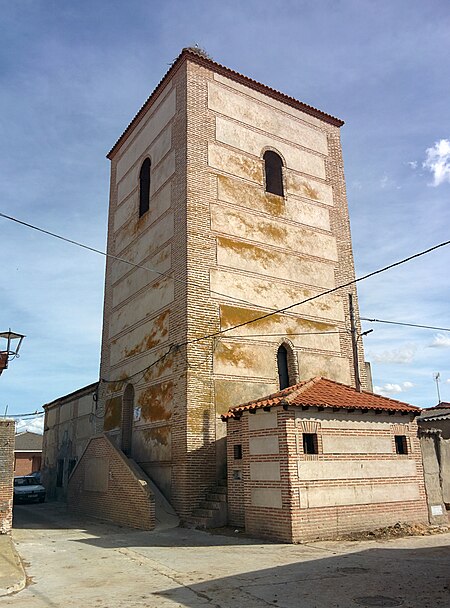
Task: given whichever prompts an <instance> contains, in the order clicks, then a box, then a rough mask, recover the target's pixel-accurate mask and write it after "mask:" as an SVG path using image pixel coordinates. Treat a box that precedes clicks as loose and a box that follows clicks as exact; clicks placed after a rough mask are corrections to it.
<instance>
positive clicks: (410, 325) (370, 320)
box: [360, 317, 450, 331]
mask: <svg viewBox="0 0 450 608" xmlns="http://www.w3.org/2000/svg"><path fill="white" fill-rule="evenodd" d="M360 319H361V321H369V323H389V324H390V325H404V326H405V327H419V328H420V329H434V330H435V331H450V327H434V326H433V325H419V324H418V323H402V322H400V321H386V320H384V319H369V318H367V317H360Z"/></svg>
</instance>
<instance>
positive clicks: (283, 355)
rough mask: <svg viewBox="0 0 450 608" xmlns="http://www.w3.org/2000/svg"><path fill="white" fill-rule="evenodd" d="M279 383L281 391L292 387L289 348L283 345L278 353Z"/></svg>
mask: <svg viewBox="0 0 450 608" xmlns="http://www.w3.org/2000/svg"><path fill="white" fill-rule="evenodd" d="M277 366H278V381H279V384H280V390H283V389H284V388H287V387H288V386H290V383H289V367H288V352H287V348H286V347H285V346H284V345H283V344H282V345H281V346H280V347H279V349H278V352H277Z"/></svg>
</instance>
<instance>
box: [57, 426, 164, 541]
mask: <svg viewBox="0 0 450 608" xmlns="http://www.w3.org/2000/svg"><path fill="white" fill-rule="evenodd" d="M67 501H68V505H69V508H70V509H71V510H73V511H75V512H79V513H83V514H85V515H89V516H91V517H96V518H99V519H103V520H107V521H111V522H113V523H116V524H118V525H121V526H128V527H130V528H138V529H140V530H153V528H154V527H155V501H154V497H153V494H152V492H151V490H150V488H149V486H148V485H147V483H146V481H145V476H142V477H139V476H137V474H136V467H135V466H133V467H130V466H129V465H128V462H127V458H126V456H124V454H123V453H122V452H121V451H120V450H118V449H117V448H116V447H115V446H114V444H113V443H112V442H111V441H110V440H109V439H108V437H106V435H100V436H96V437H93V438H92V439H91V440H90V441H89V443H88V445H87V447H86V450H85V452H84V454H83V456H82V458H81V459H80V460H79V462H78V463H77V465H76V467H75V469H74V471H73V473H72V475H71V477H70V479H69V485H68V494H67Z"/></svg>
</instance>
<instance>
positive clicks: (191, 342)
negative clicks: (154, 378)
mask: <svg viewBox="0 0 450 608" xmlns="http://www.w3.org/2000/svg"><path fill="white" fill-rule="evenodd" d="M449 244H450V241H444V242H442V243H439V244H437V245H434V246H433V247H429V248H428V249H424V250H423V251H419V252H418V253H414V254H413V255H410V256H408V257H406V258H403V259H401V260H398V261H397V262H393V263H392V264H388V265H387V266H383V267H382V268H379V269H378V270H373V271H372V272H369V273H367V274H365V275H363V276H362V277H359V278H356V279H352V280H351V281H348V282H347V283H344V284H342V285H338V286H337V287H333V288H332V289H327V290H326V291H323V292H322V293H319V294H317V295H315V296H311V297H310V298H306V299H305V300H301V301H299V302H294V303H293V304H290V305H289V306H285V307H283V308H280V309H278V310H274V311H272V312H269V313H266V314H264V315H261V316H259V317H256V318H255V319H250V320H249V321H243V322H242V323H238V324H237V325H233V326H231V327H227V328H226V329H222V330H220V331H217V332H214V333H211V334H207V335H205V336H201V337H199V338H194V339H193V340H187V341H185V342H182V343H181V344H177V345H172V346H171V347H170V348H169V350H168V351H167V352H166V353H165V355H163V356H162V357H161V358H160V359H158V360H157V361H155V362H154V363H152V364H151V366H149V367H148V368H145V369H143V370H141V371H140V372H136V373H135V374H133V375H132V376H130V378H132V377H133V376H135V375H137V374H139V373H144V372H145V371H147V369H149V368H150V367H152V366H153V365H156V363H158V362H159V361H160V360H161V359H163V358H165V357H166V356H167V355H168V354H169V352H170V350H171V349H172V348H177V349H178V348H181V347H182V346H188V345H189V344H195V343H197V342H201V341H203V340H207V339H209V338H215V337H217V336H221V335H223V334H225V333H227V332H229V331H232V330H233V329H238V328H239V327H244V326H245V325H250V324H251V323H255V322H257V321H261V320H263V319H267V318H268V317H271V316H273V315H275V314H280V313H283V312H285V311H286V310H290V309H291V308H294V307H295V306H300V305H301V304H305V303H306V302H311V301H312V300H316V299H317V298H320V297H322V296H325V295H328V294H330V293H334V292H336V291H338V290H339V289H344V288H345V287H349V286H350V285H354V284H356V283H359V282H360V281H364V280H366V279H369V278H371V277H373V276H376V275H378V274H381V273H382V272H386V271H387V270H391V269H392V268H395V267H397V266H400V265H401V264H405V263H406V262H410V261H411V260H414V259H416V258H419V257H421V256H423V255H426V254H427V253H431V252H432V251H435V250H437V249H440V248H441V247H445V246H446V245H449ZM321 333H322V332H321ZM248 337H250V336H248ZM104 382H120V380H116V381H114V380H104Z"/></svg>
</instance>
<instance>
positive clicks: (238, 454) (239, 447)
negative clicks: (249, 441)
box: [233, 443, 242, 460]
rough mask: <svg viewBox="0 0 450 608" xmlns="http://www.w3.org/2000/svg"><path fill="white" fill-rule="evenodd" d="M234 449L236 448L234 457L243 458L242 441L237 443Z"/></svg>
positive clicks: (236, 458)
mask: <svg viewBox="0 0 450 608" xmlns="http://www.w3.org/2000/svg"><path fill="white" fill-rule="evenodd" d="M233 449H234V459H235V460H242V445H241V444H240V443H237V444H235V445H234V446H233Z"/></svg>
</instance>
